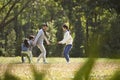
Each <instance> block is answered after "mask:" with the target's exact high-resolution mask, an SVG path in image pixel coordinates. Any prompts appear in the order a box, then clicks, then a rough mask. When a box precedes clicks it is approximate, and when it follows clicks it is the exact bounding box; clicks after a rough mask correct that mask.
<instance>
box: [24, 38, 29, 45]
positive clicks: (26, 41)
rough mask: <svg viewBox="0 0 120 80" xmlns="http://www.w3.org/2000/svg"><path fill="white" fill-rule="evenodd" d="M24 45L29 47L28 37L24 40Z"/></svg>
mask: <svg viewBox="0 0 120 80" xmlns="http://www.w3.org/2000/svg"><path fill="white" fill-rule="evenodd" d="M24 46H26V47H29V43H28V39H25V40H24Z"/></svg>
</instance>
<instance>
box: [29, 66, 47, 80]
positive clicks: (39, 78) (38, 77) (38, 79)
mask: <svg viewBox="0 0 120 80" xmlns="http://www.w3.org/2000/svg"><path fill="white" fill-rule="evenodd" d="M31 69H32V73H33V76H34V80H44V76H45V74H44V73H45V72H44V71H43V73H40V72H38V71H37V70H36V68H35V66H31Z"/></svg>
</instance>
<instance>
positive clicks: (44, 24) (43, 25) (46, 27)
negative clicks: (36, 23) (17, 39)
mask: <svg viewBox="0 0 120 80" xmlns="http://www.w3.org/2000/svg"><path fill="white" fill-rule="evenodd" d="M42 29H43V30H44V31H46V30H47V29H48V25H47V24H46V23H43V24H42Z"/></svg>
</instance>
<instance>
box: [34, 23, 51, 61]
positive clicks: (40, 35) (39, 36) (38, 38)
mask: <svg viewBox="0 0 120 80" xmlns="http://www.w3.org/2000/svg"><path fill="white" fill-rule="evenodd" d="M47 29H48V26H47V24H45V23H44V24H43V25H42V29H40V30H39V32H38V34H37V36H36V38H35V40H34V42H33V44H34V45H37V47H38V48H39V49H40V51H41V54H40V55H39V56H38V59H37V63H39V61H40V59H41V58H43V63H47V61H46V49H45V47H44V44H43V42H44V40H45V41H46V43H47V44H48V45H49V44H50V43H49V41H48V39H47V38H46V30H47Z"/></svg>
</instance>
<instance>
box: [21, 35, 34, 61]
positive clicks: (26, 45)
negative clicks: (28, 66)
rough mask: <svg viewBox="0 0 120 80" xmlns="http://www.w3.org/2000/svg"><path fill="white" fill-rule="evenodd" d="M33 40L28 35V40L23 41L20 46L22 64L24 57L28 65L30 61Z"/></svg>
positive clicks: (32, 37)
mask: <svg viewBox="0 0 120 80" xmlns="http://www.w3.org/2000/svg"><path fill="white" fill-rule="evenodd" d="M33 40H34V36H32V35H30V36H29V39H25V40H24V42H23V43H22V45H21V59H22V62H23V63H24V62H25V59H26V57H27V58H28V60H29V63H31V61H32V48H33V45H32V43H33Z"/></svg>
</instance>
